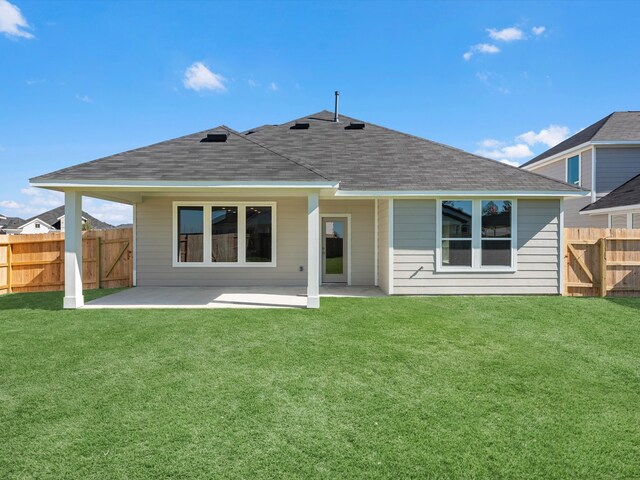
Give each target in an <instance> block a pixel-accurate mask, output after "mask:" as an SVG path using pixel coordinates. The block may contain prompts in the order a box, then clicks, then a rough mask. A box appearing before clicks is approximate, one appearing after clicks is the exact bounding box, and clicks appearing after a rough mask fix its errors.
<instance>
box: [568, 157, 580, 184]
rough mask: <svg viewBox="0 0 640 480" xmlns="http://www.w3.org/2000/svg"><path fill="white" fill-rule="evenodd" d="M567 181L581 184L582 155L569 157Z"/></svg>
mask: <svg viewBox="0 0 640 480" xmlns="http://www.w3.org/2000/svg"><path fill="white" fill-rule="evenodd" d="M567 183H570V184H571V185H580V156H579V155H576V156H575V157H571V158H569V159H567Z"/></svg>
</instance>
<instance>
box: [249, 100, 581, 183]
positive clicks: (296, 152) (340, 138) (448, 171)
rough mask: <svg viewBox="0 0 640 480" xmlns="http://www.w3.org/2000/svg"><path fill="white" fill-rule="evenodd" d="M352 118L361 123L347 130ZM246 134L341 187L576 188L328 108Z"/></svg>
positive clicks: (352, 120) (353, 120) (354, 121)
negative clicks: (300, 125) (336, 115)
mask: <svg viewBox="0 0 640 480" xmlns="http://www.w3.org/2000/svg"><path fill="white" fill-rule="evenodd" d="M296 122H309V123H310V127H309V129H308V130H292V129H291V128H290V127H291V125H293V124H295V123H296ZM352 122H353V123H365V127H364V129H362V130H357V129H349V128H348V126H349V124H350V123H352ZM249 132H252V130H249V131H247V133H249ZM248 136H249V137H250V138H253V139H255V140H256V141H258V142H260V143H261V144H263V145H267V146H269V147H270V148H273V149H274V150H277V151H278V152H281V153H284V154H285V155H288V156H293V157H295V158H299V159H301V160H302V161H303V162H305V163H306V164H308V165H311V166H313V167H314V168H317V169H318V170H320V171H322V172H324V173H325V174H326V175H328V176H330V177H331V178H333V179H337V180H339V181H340V189H341V190H429V191H433V190H440V191H441V190H459V191H470V190H479V191H480V190H485V191H486V190H547V191H549V190H554V191H558V190H563V191H570V190H576V191H579V190H580V189H578V188H575V187H572V186H569V185H567V184H565V183H564V182H560V181H557V180H553V179H550V178H548V177H544V176H541V175H530V172H526V171H524V170H520V169H518V168H515V167H510V166H508V165H504V164H501V163H498V162H495V161H493V160H489V159H486V158H483V157H479V156H477V155H473V154H471V153H467V152H465V151H463V150H459V149H457V148H453V147H449V146H447V145H443V144H440V143H436V142H432V141H430V140H425V139H423V138H419V137H416V136H413V135H409V134H406V133H402V132H398V131H395V130H391V129H388V128H385V127H381V126H378V125H374V124H371V123H367V122H363V121H362V120H357V119H355V118H351V117H346V116H344V115H341V117H340V123H335V122H333V113H332V112H328V111H326V110H325V111H322V112H319V113H316V114H313V115H310V116H308V117H302V118H299V119H296V120H292V121H291V122H287V123H284V124H282V125H277V126H266V127H262V128H259V129H255V130H253V133H250V134H249V135H248ZM523 174H525V175H523Z"/></svg>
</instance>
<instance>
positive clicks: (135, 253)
mask: <svg viewBox="0 0 640 480" xmlns="http://www.w3.org/2000/svg"><path fill="white" fill-rule="evenodd" d="M137 207H138V204H137V203H134V204H133V282H132V283H133V286H134V287H137V286H138V220H137V218H138V217H137V212H138V209H137Z"/></svg>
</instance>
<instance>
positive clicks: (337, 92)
mask: <svg viewBox="0 0 640 480" xmlns="http://www.w3.org/2000/svg"><path fill="white" fill-rule="evenodd" d="M339 97H340V92H339V91H337V90H336V109H335V111H334V114H333V121H334V122H336V123H337V122H339V121H340V118H339V117H338V98H339Z"/></svg>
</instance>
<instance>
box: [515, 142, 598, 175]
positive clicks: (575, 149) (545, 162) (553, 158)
mask: <svg viewBox="0 0 640 480" xmlns="http://www.w3.org/2000/svg"><path fill="white" fill-rule="evenodd" d="M591 145H593V142H584V143H581V144H580V145H576V146H575V147H572V148H569V149H567V150H563V151H562V152H559V153H556V154H555V155H552V156H550V157H547V158H545V159H544V160H540V161H538V162H536V163H532V164H531V165H527V166H524V165H523V166H522V167H520V168H522V169H523V170H534V169H536V168H540V167H544V166H545V165H549V164H550V163H553V162H555V161H556V160H562V158H563V157H568V156H571V155H573V154H574V153H580V152H581V151H582V150H584V149H587V148H589V146H591Z"/></svg>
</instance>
